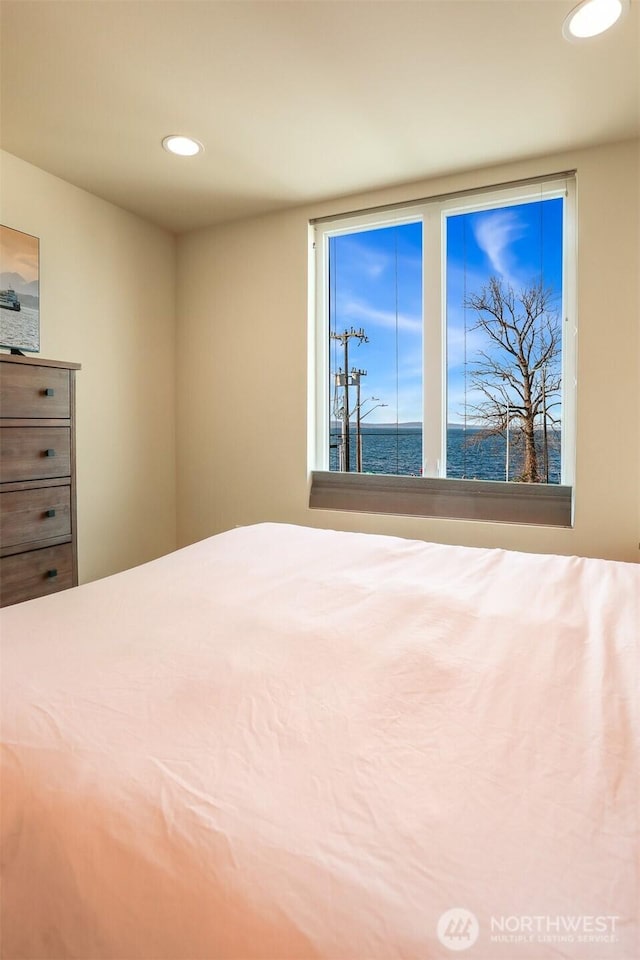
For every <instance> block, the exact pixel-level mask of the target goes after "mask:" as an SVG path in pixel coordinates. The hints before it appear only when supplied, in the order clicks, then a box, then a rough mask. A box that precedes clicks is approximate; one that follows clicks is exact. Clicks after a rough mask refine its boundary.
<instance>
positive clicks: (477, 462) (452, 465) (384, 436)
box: [329, 424, 560, 483]
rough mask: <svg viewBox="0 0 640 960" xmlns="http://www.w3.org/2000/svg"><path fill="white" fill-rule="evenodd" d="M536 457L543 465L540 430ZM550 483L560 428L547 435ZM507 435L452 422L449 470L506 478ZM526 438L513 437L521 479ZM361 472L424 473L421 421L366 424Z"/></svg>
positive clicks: (514, 474) (333, 462)
mask: <svg viewBox="0 0 640 960" xmlns="http://www.w3.org/2000/svg"><path fill="white" fill-rule="evenodd" d="M339 439H340V435H339V433H333V432H332V435H331V444H332V447H331V450H330V466H329V469H330V470H338V448H337V446H333V444H336V443H337V442H339ZM538 441H539V442H538V444H537V446H538V457H539V465H540V470H541V471H542V470H543V464H544V455H543V449H542V447H543V444H542V434H541V433H540V435H539V437H538ZM350 446H351V456H350V460H351V469H352V470H354V471H355V470H356V436H355V431H352V433H351V440H350ZM548 446H549V483H560V442H559V434H557V433H556V434H554V435H553V436H551V434H550V435H549V443H548ZM506 454H507V449H506V437H505V436H504V435H503V436H499V437H490V438H487V439H480V431H479V430H478V429H477V428H468V429H467V430H464V428H462V427H458V426H450V427H449V428H448V430H447V476H448V477H452V478H457V479H471V480H505V479H507V477H506V466H507V464H506ZM522 461H523V450H522V442H521V441H520V442H518V434H517V432H516V431H515V430H514V431H512V432H511V435H510V441H509V480H517V479H518V477H519V475H520V473H521V471H522ZM362 472H363V473H386V474H396V475H402V476H406V475H408V476H416V477H418V476H420V475H421V473H422V428H421V427H419V426H403V425H402V424H400V425H399V427H397V428H396V426H395V425H378V426H376V425H375V424H370V425H368V426H366V427H365V426H364V424H363V426H362Z"/></svg>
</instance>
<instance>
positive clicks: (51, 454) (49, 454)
mask: <svg viewBox="0 0 640 960" xmlns="http://www.w3.org/2000/svg"><path fill="white" fill-rule="evenodd" d="M44 455H45V457H55V455H56V452H55V450H52V449H51V447H49V449H48V450H45V452H44Z"/></svg>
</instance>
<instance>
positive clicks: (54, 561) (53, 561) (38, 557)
mask: <svg viewBox="0 0 640 960" xmlns="http://www.w3.org/2000/svg"><path fill="white" fill-rule="evenodd" d="M72 586H73V549H72V546H71V544H70V543H63V544H61V545H60V546H58V547H46V548H45V549H44V550H31V551H30V552H29V553H17V554H15V555H14V556H12V557H3V558H2V559H1V560H0V606H2V607H6V606H8V605H9V604H11V603H20V602H21V601H22V600H30V599H31V597H44V596H45V595H46V594H48V593H57V592H58V590H66V589H67V587H72Z"/></svg>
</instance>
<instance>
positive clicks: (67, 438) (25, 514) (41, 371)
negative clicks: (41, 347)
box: [0, 354, 80, 607]
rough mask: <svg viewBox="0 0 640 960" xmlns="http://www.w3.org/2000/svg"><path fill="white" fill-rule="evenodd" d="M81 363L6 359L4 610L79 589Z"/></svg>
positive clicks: (0, 494)
mask: <svg viewBox="0 0 640 960" xmlns="http://www.w3.org/2000/svg"><path fill="white" fill-rule="evenodd" d="M79 369H80V365H79V364H77V363H62V362H60V361H57V360H42V359H40V357H37V358H36V357H22V356H12V355H10V354H0V606H3V607H6V606H8V605H9V604H11V603H19V602H20V601H22V600H30V599H31V598H32V597H41V596H44V595H45V594H48V593H56V592H57V591H58V590H66V588H67V587H73V586H75V585H76V584H77V583H78V559H77V546H76V481H75V372H76V370H79Z"/></svg>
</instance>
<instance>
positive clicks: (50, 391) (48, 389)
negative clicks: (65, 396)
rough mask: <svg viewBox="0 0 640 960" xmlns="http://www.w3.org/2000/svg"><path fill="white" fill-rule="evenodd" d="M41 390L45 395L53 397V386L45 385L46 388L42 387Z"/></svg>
mask: <svg viewBox="0 0 640 960" xmlns="http://www.w3.org/2000/svg"><path fill="white" fill-rule="evenodd" d="M42 392H43V393H44V395H45V397H53V396H54V394H55V390H54V389H53V387H46V389H44V390H43V391H42Z"/></svg>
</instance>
